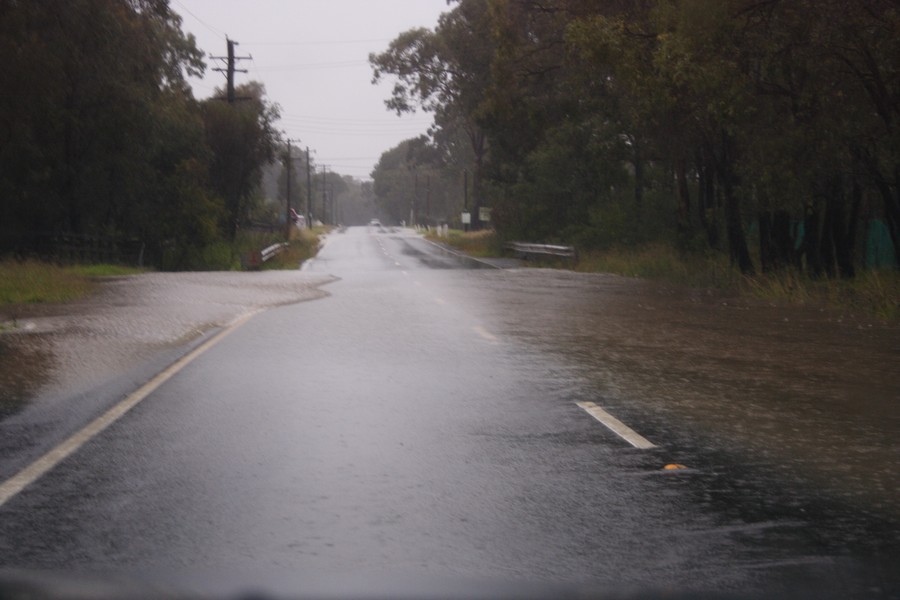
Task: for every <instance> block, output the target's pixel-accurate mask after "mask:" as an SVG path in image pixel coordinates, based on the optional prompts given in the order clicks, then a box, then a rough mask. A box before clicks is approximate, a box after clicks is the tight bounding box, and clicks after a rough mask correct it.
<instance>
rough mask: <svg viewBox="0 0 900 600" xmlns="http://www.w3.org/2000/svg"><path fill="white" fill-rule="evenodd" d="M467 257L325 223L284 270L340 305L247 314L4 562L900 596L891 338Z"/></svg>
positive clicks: (152, 403) (18, 504) (40, 492)
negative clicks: (316, 282)
mask: <svg viewBox="0 0 900 600" xmlns="http://www.w3.org/2000/svg"><path fill="white" fill-rule="evenodd" d="M467 266H470V265H467V264H466V263H465V262H460V261H458V260H456V259H454V258H453V257H452V256H448V255H446V254H444V253H442V252H439V251H437V250H436V249H435V248H433V247H432V246H431V245H429V243H428V242H426V241H424V240H422V239H420V238H419V237H418V236H415V235H414V234H412V233H411V232H408V231H402V230H386V229H380V228H351V229H350V230H348V231H347V232H345V233H340V234H334V235H332V236H330V237H329V238H328V240H327V242H326V244H325V246H324V247H323V248H322V250H321V252H320V255H319V257H318V258H317V259H316V260H314V261H313V262H311V263H309V264H308V265H307V267H306V268H305V269H304V271H303V272H298V273H296V274H295V275H296V277H298V278H304V277H307V278H308V277H317V276H322V277H323V280H324V278H325V277H326V276H328V277H330V276H335V277H337V278H339V279H338V280H337V281H334V282H333V283H330V284H328V285H326V286H324V287H323V288H322V289H323V290H324V291H326V292H327V294H328V296H327V297H324V298H321V299H318V300H313V301H311V302H303V303H299V304H292V305H286V306H281V307H278V308H272V309H269V310H267V311H265V312H262V313H260V314H257V315H255V316H253V317H252V318H251V319H249V320H248V321H247V322H246V323H244V324H243V325H241V326H240V327H238V328H235V329H233V330H232V331H230V333H229V335H228V336H227V337H226V338H223V339H221V340H220V341H219V342H218V343H216V344H215V345H213V346H211V347H210V348H209V349H208V350H206V351H205V352H204V353H202V354H201V355H200V356H198V357H197V358H196V359H194V360H193V361H192V362H190V363H189V364H188V365H186V366H184V368H182V369H181V370H180V371H178V372H177V373H175V374H173V375H172V377H171V378H169V379H167V380H166V381H165V382H164V383H162V384H160V385H159V386H158V387H156V388H154V389H153V391H152V392H151V393H149V394H148V395H147V397H146V398H145V399H143V400H142V401H141V402H140V403H139V404H137V405H136V406H135V407H134V408H132V409H131V410H130V411H129V412H127V413H126V414H125V415H124V416H123V417H121V418H120V419H119V420H118V421H116V422H115V423H113V424H111V425H110V426H109V427H108V428H107V429H105V430H104V431H103V432H102V433H100V434H99V435H97V436H96V437H94V438H92V439H90V440H89V441H87V442H86V443H85V444H84V445H83V446H82V447H81V448H80V449H79V450H77V452H75V453H74V454H72V455H71V456H70V457H69V458H67V459H66V460H64V461H63V462H61V463H60V464H59V465H58V466H56V467H55V468H53V469H52V470H50V471H49V472H48V473H47V474H46V475H44V476H43V477H41V478H39V479H37V480H36V481H35V482H34V483H31V484H30V485H28V486H27V487H26V488H25V489H24V490H23V491H22V492H21V493H20V494H17V495H16V496H14V497H12V498H11V499H10V500H9V501H8V502H7V503H6V504H5V505H3V506H2V507H0V565H2V566H4V567H25V568H32V569H33V568H37V569H48V570H51V571H58V570H76V571H110V570H112V571H125V572H145V573H146V572H152V573H173V572H181V573H184V572H205V571H207V570H220V571H221V570H227V571H231V572H242V573H244V572H245V573H253V572H260V571H282V572H290V573H292V574H295V575H296V574H300V577H301V579H302V577H303V575H304V574H306V575H309V576H312V575H316V576H322V575H323V574H324V575H326V576H333V577H335V578H340V577H342V576H344V575H345V574H348V573H353V574H356V575H359V574H364V575H365V574H368V575H372V576H383V575H385V574H388V575H389V576H395V575H396V576H397V577H400V576H404V575H410V576H412V575H415V576H418V575H426V576H437V577H443V578H446V577H449V578H454V577H459V578H472V577H474V578H487V579H491V580H501V581H508V582H522V581H539V582H565V583H572V582H575V583H581V582H586V583H589V584H592V585H600V586H601V587H604V588H605V589H621V588H622V587H623V586H627V587H630V586H635V587H637V588H638V589H648V590H659V589H675V590H687V591H697V590H707V591H709V590H711V591H724V592H732V593H736V594H740V595H744V594H746V595H748V596H749V597H767V596H769V595H772V594H783V595H785V597H791V596H795V595H797V594H798V593H808V594H809V595H810V597H832V598H847V597H859V598H867V597H876V598H893V597H898V595H900V576H898V575H897V574H896V573H895V571H896V569H895V568H894V566H895V565H896V564H897V562H898V558H900V543H898V541H897V540H898V535H897V534H898V532H900V510H898V508H900V507H898V496H900V494H898V491H900V490H898V488H897V478H896V477H895V476H894V474H895V473H896V467H897V463H896V461H897V457H898V455H900V452H898V446H897V441H896V440H897V439H898V438H897V435H896V434H897V433H898V429H900V426H898V421H897V417H896V416H895V411H894V410H892V409H893V408H895V407H896V402H897V399H898V387H897V383H896V381H895V380H894V379H893V371H894V370H895V365H896V358H897V356H898V348H897V336H896V331H891V330H889V329H887V328H885V327H882V326H873V327H868V324H866V323H864V322H852V323H851V322H849V321H844V320H842V322H838V321H837V319H838V317H837V316H834V315H827V314H824V313H822V314H820V315H810V314H809V313H806V312H801V311H792V310H786V309H780V308H774V307H765V306H754V305H749V304H746V303H743V304H742V303H735V302H734V301H733V300H729V299H723V298H717V297H713V296H709V295H706V294H700V293H693V292H686V291H681V290H663V289H660V288H659V287H658V286H653V285H650V284H647V283H643V282H640V281H636V280H629V279H623V278H619V277H612V276H604V275H580V274H575V273H570V272H565V271H550V270H506V271H501V270H485V269H470V268H466V267H467ZM588 403H593V404H594V405H595V406H597V407H600V408H602V409H603V410H604V412H607V413H608V414H610V415H612V416H614V417H616V418H617V419H619V420H620V421H621V422H622V423H623V424H624V425H625V426H627V427H628V428H629V429H630V430H631V431H633V432H635V433H636V434H638V435H640V436H641V437H642V438H644V439H646V440H647V441H649V442H650V445H648V446H647V447H636V446H635V444H633V443H632V442H631V441H629V440H628V439H627V438H623V437H622V436H620V435H619V434H617V433H615V432H614V431H612V430H610V429H609V428H608V427H607V426H605V425H604V424H603V423H601V422H600V421H598V420H597V419H595V418H594V417H593V416H592V415H591V414H589V413H588V412H587V411H585V410H584V409H583V406H584V405H586V404H588ZM650 446H652V447H650ZM674 465H678V466H682V467H684V468H670V469H666V466H670V467H671V466H674ZM0 466H2V465H0Z"/></svg>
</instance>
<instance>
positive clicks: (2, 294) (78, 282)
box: [0, 260, 140, 306]
mask: <svg viewBox="0 0 900 600" xmlns="http://www.w3.org/2000/svg"><path fill="white" fill-rule="evenodd" d="M139 272H140V270H139V269H133V268H128V267H120V266H117V265H104V264H98V265H73V266H65V267H63V266H59V265H55V264H51V263H46V262H41V261H37V260H25V261H18V260H3V261H0V306H9V305H14V304H43V303H50V302H70V301H72V300H77V299H79V298H83V297H84V296H87V295H88V294H89V293H90V292H91V290H92V289H93V287H94V284H95V281H94V280H95V278H97V277H107V276H117V275H129V274H133V273H139Z"/></svg>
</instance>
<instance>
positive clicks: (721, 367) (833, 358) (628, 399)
mask: <svg viewBox="0 0 900 600" xmlns="http://www.w3.org/2000/svg"><path fill="white" fill-rule="evenodd" d="M474 277H475V278H477V279H478V283H477V289H478V292H479V293H480V294H482V295H483V297H484V298H485V304H486V305H488V306H492V307H495V309H496V310H495V312H494V318H496V319H497V322H498V323H502V326H503V332H504V333H508V334H510V335H513V336H515V337H516V338H517V339H520V340H523V341H525V342H527V344H528V345H529V347H530V348H532V349H533V350H534V351H540V352H549V353H551V354H552V355H555V356H557V357H559V359H560V362H562V363H563V364H566V365H567V367H566V369H565V371H564V372H562V373H560V378H561V382H560V384H561V386H563V388H566V387H573V386H572V382H573V381H584V382H588V383H589V389H591V390H592V391H593V393H594V394H595V395H596V396H595V398H594V399H597V398H599V403H601V404H604V405H606V406H613V407H615V408H616V409H617V410H618V411H619V412H622V413H623V414H626V415H627V414H629V413H638V412H639V413H640V414H641V417H640V418H641V420H642V426H643V428H644V430H645V431H644V433H645V434H646V435H647V436H648V437H650V438H651V439H652V440H654V441H655V442H657V443H659V444H662V445H667V446H670V447H673V448H674V447H678V446H682V445H684V444H687V445H688V446H691V447H701V448H702V445H703V444H706V445H708V446H709V447H711V448H720V449H732V450H735V451H740V452H743V451H747V452H751V456H752V457H753V458H752V461H753V462H754V463H755V464H757V465H760V464H766V463H771V464H773V465H776V464H777V465H780V466H779V467H778V468H779V469H783V470H784V471H785V473H786V474H791V475H792V476H794V477H798V478H801V479H806V480H809V481H810V482H814V483H815V484H816V485H817V486H822V488H823V493H827V494H829V495H834V496H836V497H839V498H840V499H841V500H842V501H847V502H854V501H855V500H856V499H858V500H859V501H860V503H861V505H862V506H861V508H862V507H864V506H869V507H872V506H874V507H877V508H878V509H879V510H883V511H884V512H886V513H891V514H892V515H893V516H894V517H897V518H900V477H898V469H900V410H898V409H900V378H898V377H897V367H898V366H900V328H897V327H890V326H885V325H883V324H878V323H874V322H865V321H860V320H857V319H853V318H849V317H842V316H840V315H836V314H832V313H826V312H824V311H821V312H820V311H816V310H811V309H804V308H785V307H773V306H767V305H764V304H762V303H758V302H753V301H741V300H736V299H733V298H721V297H716V296H712V295H707V294H703V293H699V292H696V291H693V290H679V289H666V288H663V287H660V286H659V285H656V284H652V283H647V282H641V281H637V280H632V279H627V278H621V277H616V276H607V275H585V274H577V273H571V272H562V271H541V272H536V271H507V272H503V273H501V274H491V275H485V276H479V275H478V274H476V275H475V276H474ZM526 308H527V310H526ZM672 425H676V427H672ZM673 461H674V462H682V461H681V459H680V457H679V456H677V455H676V456H673ZM785 463H787V464H785Z"/></svg>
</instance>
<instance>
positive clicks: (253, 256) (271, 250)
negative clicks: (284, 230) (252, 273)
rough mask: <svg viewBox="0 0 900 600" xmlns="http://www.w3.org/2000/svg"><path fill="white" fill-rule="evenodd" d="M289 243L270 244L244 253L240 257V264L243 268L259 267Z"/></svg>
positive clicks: (252, 268)
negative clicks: (247, 253)
mask: <svg viewBox="0 0 900 600" xmlns="http://www.w3.org/2000/svg"><path fill="white" fill-rule="evenodd" d="M289 245H290V244H288V243H287V242H281V243H280V244H272V245H271V246H267V247H265V248H263V249H262V250H259V251H254V252H251V253H250V254H249V255H246V254H245V255H244V256H242V257H241V266H242V267H243V268H244V269H250V270H256V269H259V268H260V266H262V264H263V263H264V262H266V261H267V260H269V259H271V258H272V257H273V256H276V255H277V254H278V253H280V252H281V251H282V250H284V249H285V248H287V247H288V246H289Z"/></svg>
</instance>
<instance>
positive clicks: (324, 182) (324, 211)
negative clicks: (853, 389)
mask: <svg viewBox="0 0 900 600" xmlns="http://www.w3.org/2000/svg"><path fill="white" fill-rule="evenodd" d="M322 218H323V219H325V220H326V221H327V220H328V165H322Z"/></svg>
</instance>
